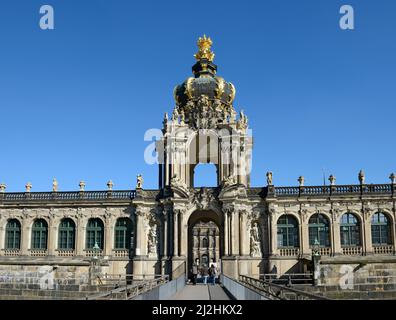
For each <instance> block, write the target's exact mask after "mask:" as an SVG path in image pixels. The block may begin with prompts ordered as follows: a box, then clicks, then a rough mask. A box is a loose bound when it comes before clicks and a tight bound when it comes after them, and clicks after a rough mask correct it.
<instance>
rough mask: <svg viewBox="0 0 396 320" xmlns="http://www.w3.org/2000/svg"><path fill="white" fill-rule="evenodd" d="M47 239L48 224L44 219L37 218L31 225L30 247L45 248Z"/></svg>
mask: <svg viewBox="0 0 396 320" xmlns="http://www.w3.org/2000/svg"><path fill="white" fill-rule="evenodd" d="M47 239H48V224H47V221H45V220H44V219H37V220H35V221H34V223H33V227H32V249H39V250H46V249H47Z"/></svg>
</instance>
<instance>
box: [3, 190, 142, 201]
mask: <svg viewBox="0 0 396 320" xmlns="http://www.w3.org/2000/svg"><path fill="white" fill-rule="evenodd" d="M135 195H136V191H135V190H128V191H117V190H115V191H110V190H109V191H70V192H69V191H66V192H9V193H3V194H1V197H0V201H54V200H58V201H59V200H61V201H77V200H88V201H90V200H92V201H95V200H104V199H117V200H130V199H133V198H135Z"/></svg>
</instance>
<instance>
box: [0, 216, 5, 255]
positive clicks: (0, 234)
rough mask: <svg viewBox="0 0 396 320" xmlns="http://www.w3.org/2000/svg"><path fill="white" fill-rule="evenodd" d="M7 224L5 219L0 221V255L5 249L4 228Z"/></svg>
mask: <svg viewBox="0 0 396 320" xmlns="http://www.w3.org/2000/svg"><path fill="white" fill-rule="evenodd" d="M6 225H7V220H5V221H1V225H0V256H2V255H3V254H4V251H3V250H4V249H5V228H6Z"/></svg>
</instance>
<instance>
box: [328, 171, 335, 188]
mask: <svg viewBox="0 0 396 320" xmlns="http://www.w3.org/2000/svg"><path fill="white" fill-rule="evenodd" d="M329 181H330V185H331V186H334V185H335V182H336V177H335V176H333V175H332V174H331V175H330V177H329Z"/></svg>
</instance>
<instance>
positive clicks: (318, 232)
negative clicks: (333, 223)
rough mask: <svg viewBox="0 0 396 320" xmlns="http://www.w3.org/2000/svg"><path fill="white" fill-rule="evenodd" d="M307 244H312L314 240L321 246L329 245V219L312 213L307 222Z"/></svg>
mask: <svg viewBox="0 0 396 320" xmlns="http://www.w3.org/2000/svg"><path fill="white" fill-rule="evenodd" d="M308 227H309V245H310V246H313V245H314V244H315V241H316V240H317V241H318V242H319V245H320V246H321V247H330V228H329V220H328V219H327V218H326V217H325V216H324V215H322V214H314V215H313V216H312V217H311V218H310V219H309V222H308Z"/></svg>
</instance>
